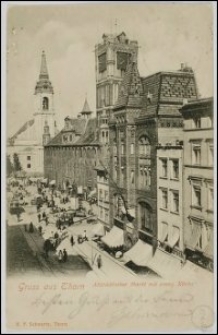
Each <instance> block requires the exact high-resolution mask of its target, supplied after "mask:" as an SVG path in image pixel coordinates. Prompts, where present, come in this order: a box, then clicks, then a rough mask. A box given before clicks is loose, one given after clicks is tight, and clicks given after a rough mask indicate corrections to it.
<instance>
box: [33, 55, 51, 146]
mask: <svg viewBox="0 0 218 335" xmlns="http://www.w3.org/2000/svg"><path fill="white" fill-rule="evenodd" d="M34 95H35V112H34V114H33V115H34V123H35V128H36V134H34V136H35V138H36V140H37V142H38V143H40V144H43V134H44V127H45V124H46V126H47V127H48V129H49V133H50V136H51V138H52V137H54V136H55V129H56V121H55V109H54V90H53V86H52V83H51V81H50V80H49V75H48V68H47V62H46V55H45V52H44V51H43V52H42V56H41V67H40V73H39V80H38V81H37V83H36V86H35V93H34Z"/></svg>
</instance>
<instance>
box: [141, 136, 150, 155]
mask: <svg viewBox="0 0 218 335" xmlns="http://www.w3.org/2000/svg"><path fill="white" fill-rule="evenodd" d="M139 154H140V155H145V156H150V154H151V145H150V141H149V139H148V137H147V136H142V137H141V138H140V139H139Z"/></svg>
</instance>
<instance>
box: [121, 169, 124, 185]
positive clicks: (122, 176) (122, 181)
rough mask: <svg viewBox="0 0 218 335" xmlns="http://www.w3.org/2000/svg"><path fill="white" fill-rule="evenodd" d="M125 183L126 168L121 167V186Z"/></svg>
mask: <svg viewBox="0 0 218 335" xmlns="http://www.w3.org/2000/svg"><path fill="white" fill-rule="evenodd" d="M123 183H124V167H121V184H122V185H123Z"/></svg>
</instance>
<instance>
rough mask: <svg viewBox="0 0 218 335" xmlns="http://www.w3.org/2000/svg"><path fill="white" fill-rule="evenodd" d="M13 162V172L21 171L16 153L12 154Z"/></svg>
mask: <svg viewBox="0 0 218 335" xmlns="http://www.w3.org/2000/svg"><path fill="white" fill-rule="evenodd" d="M13 160H14V171H15V172H17V171H21V170H22V166H21V163H20V159H19V156H18V154H17V153H14V156H13Z"/></svg>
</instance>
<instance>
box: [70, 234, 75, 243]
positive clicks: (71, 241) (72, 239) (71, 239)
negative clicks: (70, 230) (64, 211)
mask: <svg viewBox="0 0 218 335" xmlns="http://www.w3.org/2000/svg"><path fill="white" fill-rule="evenodd" d="M70 243H71V245H74V238H73V235H72V236H71V238H70Z"/></svg>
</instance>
